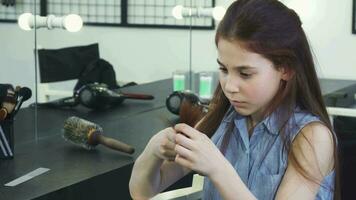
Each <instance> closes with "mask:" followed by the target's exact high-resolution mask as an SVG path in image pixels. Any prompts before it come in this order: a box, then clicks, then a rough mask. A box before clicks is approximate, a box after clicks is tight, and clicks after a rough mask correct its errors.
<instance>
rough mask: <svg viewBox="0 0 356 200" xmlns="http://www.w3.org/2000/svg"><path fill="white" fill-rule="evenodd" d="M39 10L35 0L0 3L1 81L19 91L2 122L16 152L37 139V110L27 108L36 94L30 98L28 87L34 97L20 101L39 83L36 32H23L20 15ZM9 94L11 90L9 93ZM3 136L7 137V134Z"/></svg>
mask: <svg viewBox="0 0 356 200" xmlns="http://www.w3.org/2000/svg"><path fill="white" fill-rule="evenodd" d="M36 9H39V3H38V2H36V1H34V0H24V1H2V2H1V4H0V32H1V33H2V34H1V36H2V37H1V38H0V43H1V50H0V59H1V73H0V80H1V81H0V82H1V84H4V83H7V84H10V85H12V86H13V87H14V90H15V93H14V94H15V97H14V102H11V106H9V107H7V110H8V115H7V117H6V119H5V120H2V121H1V125H2V129H3V131H4V134H5V136H6V137H7V139H8V140H11V141H10V142H9V143H10V146H12V143H13V144H14V146H15V148H14V149H13V151H16V149H18V147H20V146H21V145H22V144H24V143H26V142H29V141H31V140H34V139H35V138H36V131H35V118H36V117H35V110H34V109H29V108H26V107H27V106H28V105H29V104H30V103H31V102H34V101H35V98H34V95H32V97H30V96H29V93H28V92H29V90H26V91H27V93H26V96H27V97H26V98H29V97H30V99H28V100H26V101H25V102H23V103H22V104H21V102H22V100H21V101H20V96H21V95H20V94H23V91H25V90H24V88H25V87H27V88H28V89H30V90H31V91H32V92H33V93H34V88H35V82H36V81H35V56H34V49H35V32H34V31H31V32H27V31H23V30H21V29H20V28H19V26H18V24H17V18H18V16H19V15H20V14H22V13H25V12H30V13H34V12H36V11H35V10H36ZM17 86H19V87H21V89H20V88H19V87H17ZM16 87H17V89H16ZM26 91H25V92H26ZM8 95H9V92H7V96H8ZM4 102H7V100H4V101H3V102H1V103H2V108H4V107H6V106H5V105H4ZM20 105H21V106H20ZM10 107H11V108H10ZM17 108H21V109H20V110H19V112H17V111H16V110H17ZM7 121H11V123H8V124H4V123H7ZM1 135H2V136H3V134H1ZM2 141H4V140H2ZM5 146H6V145H5Z"/></svg>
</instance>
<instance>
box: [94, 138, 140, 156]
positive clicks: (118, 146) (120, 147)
mask: <svg viewBox="0 0 356 200" xmlns="http://www.w3.org/2000/svg"><path fill="white" fill-rule="evenodd" d="M96 137H97V138H96V139H97V141H98V142H99V143H100V144H102V145H104V146H106V147H109V148H110V149H114V150H117V151H120V152H124V153H128V154H133V153H134V152H135V148H134V147H132V146H130V145H128V144H125V143H123V142H120V141H118V140H115V139H113V138H109V137H105V136H103V135H102V134H98V135H96Z"/></svg>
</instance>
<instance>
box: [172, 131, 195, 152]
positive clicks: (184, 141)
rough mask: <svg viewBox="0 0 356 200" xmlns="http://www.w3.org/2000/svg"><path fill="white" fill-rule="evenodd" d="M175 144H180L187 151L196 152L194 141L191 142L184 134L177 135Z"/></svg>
mask: <svg viewBox="0 0 356 200" xmlns="http://www.w3.org/2000/svg"><path fill="white" fill-rule="evenodd" d="M175 142H176V144H179V145H181V146H183V147H184V148H186V149H189V150H194V143H193V140H191V139H190V138H188V137H187V136H185V135H183V134H180V133H177V134H176V139H175Z"/></svg>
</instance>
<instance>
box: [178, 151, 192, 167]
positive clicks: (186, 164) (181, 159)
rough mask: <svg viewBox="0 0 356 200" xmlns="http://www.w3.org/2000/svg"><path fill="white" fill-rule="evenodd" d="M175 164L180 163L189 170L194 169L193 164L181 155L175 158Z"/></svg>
mask: <svg viewBox="0 0 356 200" xmlns="http://www.w3.org/2000/svg"><path fill="white" fill-rule="evenodd" d="M174 162H176V163H178V164H179V165H181V166H183V167H186V168H188V169H191V168H192V164H191V162H190V161H189V160H187V159H186V158H184V157H182V156H180V155H179V154H177V156H176V157H175V160H174Z"/></svg>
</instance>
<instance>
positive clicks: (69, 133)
mask: <svg viewBox="0 0 356 200" xmlns="http://www.w3.org/2000/svg"><path fill="white" fill-rule="evenodd" d="M94 131H97V132H102V131H103V129H102V128H101V127H100V126H98V125H96V124H94V123H92V122H90V121H87V120H84V119H81V118H78V117H75V116H72V117H69V118H68V119H66V120H65V121H64V127H63V137H64V139H66V140H69V141H71V142H73V143H74V144H77V145H80V146H82V147H84V148H86V149H89V150H90V149H93V148H94V147H95V145H91V143H90V142H89V139H90V138H89V136H90V134H91V133H93V132H94Z"/></svg>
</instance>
